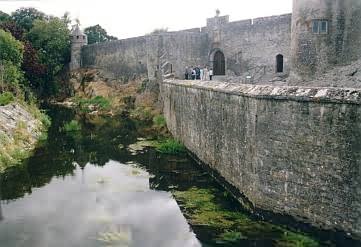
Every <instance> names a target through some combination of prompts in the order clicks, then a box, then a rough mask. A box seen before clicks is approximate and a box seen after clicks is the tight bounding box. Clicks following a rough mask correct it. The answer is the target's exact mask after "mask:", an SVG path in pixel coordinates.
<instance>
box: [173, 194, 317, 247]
mask: <svg viewBox="0 0 361 247" xmlns="http://www.w3.org/2000/svg"><path fill="white" fill-rule="evenodd" d="M173 194H174V196H175V198H176V199H177V201H178V202H180V204H181V206H182V207H183V208H184V209H185V211H186V216H187V218H189V220H190V222H191V224H192V225H202V226H208V227H210V228H214V229H221V231H222V232H221V233H220V234H219V235H218V237H217V239H218V241H219V242H220V243H221V242H224V243H227V242H232V243H238V242H239V243H241V241H242V240H253V239H257V237H260V236H262V238H263V239H268V240H269V241H270V242H273V243H274V245H273V246H277V247H317V246H319V243H318V242H317V241H316V240H314V239H312V238H311V237H309V236H307V235H304V234H301V233H297V232H292V231H289V230H287V229H286V228H284V227H281V226H275V225H272V224H270V223H267V222H264V221H254V220H251V219H250V218H249V217H248V216H247V215H246V214H244V213H242V212H237V211H230V210H228V209H227V208H223V206H221V205H220V204H218V203H217V202H216V200H222V195H216V194H215V192H214V191H212V190H209V189H199V188H195V187H193V188H190V189H188V190H186V191H175V192H173ZM224 199H226V198H224ZM218 231H219V230H218Z"/></svg>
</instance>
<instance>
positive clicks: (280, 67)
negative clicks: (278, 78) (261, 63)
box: [276, 54, 283, 73]
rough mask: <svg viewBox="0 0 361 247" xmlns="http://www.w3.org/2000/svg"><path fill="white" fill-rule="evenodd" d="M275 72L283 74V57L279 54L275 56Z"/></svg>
mask: <svg viewBox="0 0 361 247" xmlns="http://www.w3.org/2000/svg"><path fill="white" fill-rule="evenodd" d="M276 72H277V73H283V55H281V54H278V55H277V56H276Z"/></svg>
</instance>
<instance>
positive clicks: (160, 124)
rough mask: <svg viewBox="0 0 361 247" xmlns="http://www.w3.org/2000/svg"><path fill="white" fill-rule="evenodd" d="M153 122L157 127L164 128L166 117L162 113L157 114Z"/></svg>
mask: <svg viewBox="0 0 361 247" xmlns="http://www.w3.org/2000/svg"><path fill="white" fill-rule="evenodd" d="M153 124H154V125H155V126H156V127H159V128H163V127H165V126H166V124H167V123H166V121H165V118H164V116H162V115H158V116H155V117H154V118H153Z"/></svg>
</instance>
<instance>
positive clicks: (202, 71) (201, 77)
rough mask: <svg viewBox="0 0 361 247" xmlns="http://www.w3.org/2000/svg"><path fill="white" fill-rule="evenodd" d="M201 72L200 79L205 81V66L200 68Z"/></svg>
mask: <svg viewBox="0 0 361 247" xmlns="http://www.w3.org/2000/svg"><path fill="white" fill-rule="evenodd" d="M199 73H200V78H199V79H201V80H202V81H203V77H204V68H202V67H201V68H200V71H199Z"/></svg>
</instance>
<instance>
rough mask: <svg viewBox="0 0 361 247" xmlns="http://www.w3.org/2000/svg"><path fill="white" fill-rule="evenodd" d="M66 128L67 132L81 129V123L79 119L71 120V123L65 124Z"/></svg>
mask: <svg viewBox="0 0 361 247" xmlns="http://www.w3.org/2000/svg"><path fill="white" fill-rule="evenodd" d="M64 130H65V131H66V132H75V131H80V130H81V125H80V123H79V122H78V121H77V120H71V121H70V122H69V123H66V124H65V125H64Z"/></svg>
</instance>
